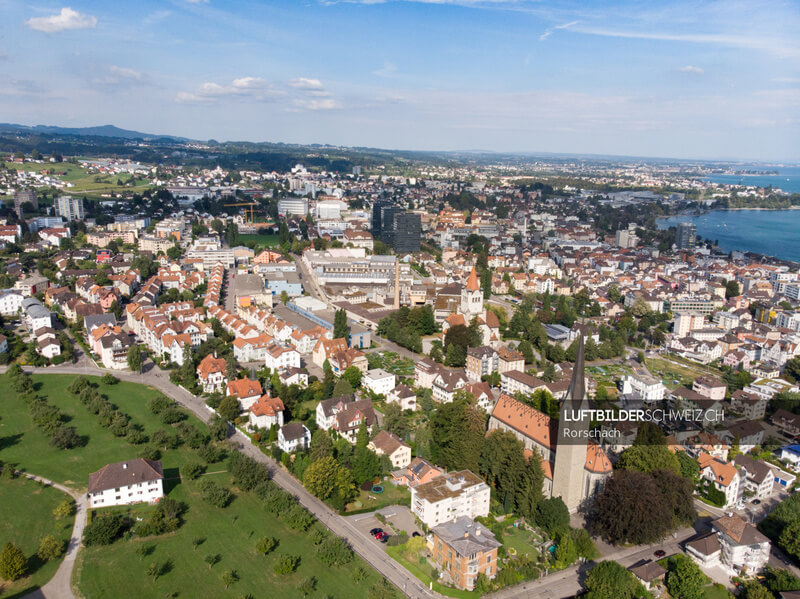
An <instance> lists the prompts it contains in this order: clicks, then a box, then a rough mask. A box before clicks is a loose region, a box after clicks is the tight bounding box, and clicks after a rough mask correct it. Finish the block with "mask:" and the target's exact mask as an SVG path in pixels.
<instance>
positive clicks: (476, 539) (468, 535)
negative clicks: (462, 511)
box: [429, 516, 502, 591]
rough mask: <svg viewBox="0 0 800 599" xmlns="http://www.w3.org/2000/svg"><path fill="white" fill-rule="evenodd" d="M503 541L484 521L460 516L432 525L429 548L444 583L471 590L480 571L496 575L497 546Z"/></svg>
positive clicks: (492, 576) (489, 576)
mask: <svg viewBox="0 0 800 599" xmlns="http://www.w3.org/2000/svg"><path fill="white" fill-rule="evenodd" d="M501 545H502V543H500V542H499V541H497V539H495V537H494V534H492V532H491V531H490V530H489V529H488V528H486V527H485V526H484V525H483V524H480V523H478V522H475V521H474V520H473V519H472V518H469V517H466V516H461V517H459V518H456V519H455V520H452V521H450V522H444V523H442V524H438V525H436V526H434V527H433V529H432V530H431V537H430V541H429V547H430V551H431V560H432V561H433V562H434V563H435V564H437V566H438V567H439V569H440V570H441V572H442V575H443V577H444V580H445V582H449V583H451V584H453V586H455V587H456V588H459V589H464V590H467V591H472V590H473V589H474V588H475V581H476V580H477V578H478V575H479V574H483V575H485V576H486V577H487V578H488V579H490V580H491V579H493V578H494V577H495V576H496V575H497V569H498V567H497V549H498V547H500V546H501Z"/></svg>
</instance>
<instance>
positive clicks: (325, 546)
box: [317, 536, 395, 567]
mask: <svg viewBox="0 0 800 599" xmlns="http://www.w3.org/2000/svg"><path fill="white" fill-rule="evenodd" d="M392 538H395V537H392ZM317 557H318V558H319V560H320V561H321V562H322V563H323V564H325V565H326V566H328V567H331V566H343V565H345V564H347V563H349V562H350V561H351V560H352V559H353V550H352V549H350V546H349V545H348V544H347V541H345V540H344V539H342V538H341V537H334V536H331V537H328V539H326V540H325V541H324V542H323V543H322V544H321V545H320V546H319V547H318V548H317Z"/></svg>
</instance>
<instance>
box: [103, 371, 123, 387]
mask: <svg viewBox="0 0 800 599" xmlns="http://www.w3.org/2000/svg"><path fill="white" fill-rule="evenodd" d="M100 382H101V383H103V384H104V385H116V384H117V383H118V382H119V379H118V378H117V377H115V376H114V375H113V374H111V373H110V372H107V373H105V374H104V375H103V376H102V378H101V379H100Z"/></svg>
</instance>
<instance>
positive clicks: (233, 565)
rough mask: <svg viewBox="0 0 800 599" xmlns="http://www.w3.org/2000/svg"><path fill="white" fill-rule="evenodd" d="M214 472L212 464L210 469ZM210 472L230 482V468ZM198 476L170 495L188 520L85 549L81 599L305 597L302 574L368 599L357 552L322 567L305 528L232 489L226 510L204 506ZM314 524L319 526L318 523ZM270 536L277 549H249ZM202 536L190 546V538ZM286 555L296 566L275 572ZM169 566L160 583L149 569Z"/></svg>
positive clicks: (329, 591) (373, 577)
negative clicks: (141, 553)
mask: <svg viewBox="0 0 800 599" xmlns="http://www.w3.org/2000/svg"><path fill="white" fill-rule="evenodd" d="M214 470H216V468H214ZM207 477H210V478H212V479H213V480H215V481H217V482H219V483H221V484H227V483H228V482H229V480H228V479H229V477H228V474H227V473H221V474H211V475H207ZM198 482H199V481H184V482H181V483H180V484H179V485H177V486H176V487H175V488H174V489H173V490H172V491H171V492H170V494H169V496H170V497H172V498H174V499H176V500H178V501H182V502H184V503H185V504H186V505H187V506H188V510H187V511H186V513H185V514H184V520H185V523H184V525H183V526H181V528H179V529H178V530H177V531H176V532H174V533H170V534H166V535H161V536H158V537H148V538H144V539H139V538H134V539H130V540H125V539H123V540H121V541H117V542H116V543H114V544H113V545H110V546H106V547H88V548H84V549H83V550H82V552H81V555H80V557H79V567H78V569H77V570H76V572H77V573H76V575H75V577H74V581H73V582H74V583H75V584H76V585H77V587H78V588H79V589H80V591H81V593H82V594H83V596H84V597H85V598H86V599H95V598H97V599H100V598H105V597H126V596H130V589H136V596H137V597H153V598H156V597H158V598H161V597H165V596H166V597H170V596H172V595H170V594H169V593H171V592H179V593H180V595H179V596H180V597H245V596H247V595H248V594H250V595H252V596H253V597H259V598H260V597H267V596H269V597H280V598H281V599H283V598H284V597H287V598H289V597H298V598H299V597H302V596H303V595H302V593H301V592H300V591H298V590H297V587H298V585H299V584H300V583H301V582H302V581H303V580H305V579H307V578H309V577H311V576H314V577H315V578H316V579H317V590H316V592H315V593H314V596H320V597H321V596H325V595H329V596H334V597H348V598H349V597H354V598H355V597H366V596H367V593H368V590H369V587H370V586H372V584H374V583H375V582H376V581H377V580H378V576H377V574H376V573H375V572H374V571H373V570H372V569H371V568H369V566H366V564H364V562H363V561H361V560H360V559H359V558H358V557H355V558H354V559H353V561H351V562H350V563H349V564H347V565H345V566H341V567H328V566H325V565H324V564H323V563H322V562H321V561H320V560H319V559H317V557H316V555H315V554H314V546H313V545H312V544H311V543H310V542H309V537H308V533H307V532H305V533H303V532H296V531H294V530H292V529H290V528H288V527H287V526H286V525H284V524H283V523H282V522H280V521H279V520H277V519H276V518H275V517H274V516H273V515H272V514H271V513H269V512H268V511H267V510H265V509H264V507H263V505H262V504H261V500H260V499H258V497H256V496H255V495H253V494H249V493H237V495H238V496H237V497H236V499H234V501H233V503H231V504H230V505H229V506H228V507H227V508H224V509H220V508H215V507H212V506H210V505H208V504H206V503H205V502H204V501H203V500H202V499H201V498H200V496H199V492H198ZM314 526H321V525H320V524H319V523H317V524H315V525H314ZM264 536H270V537H275V538H276V539H278V541H279V544H278V547H277V548H276V549H275V550H274V551H272V552H271V553H270V554H269V555H267V556H262V555H259V554H257V553H256V552H255V550H254V547H255V543H256V541H257V540H258V539H260V538H262V537H264ZM195 538H203V539H205V541H203V543H202V544H201V545H200V546H199V547H198V548H197V549H196V550H195V549H194V548H193V544H192V540H193V539H195ZM142 544H148V545H152V546H154V551H153V553H152V554H151V555H149V556H148V557H146V558H144V559H143V560H141V559H140V558H139V557H138V556H137V555H136V548H137V547H139V546H140V545H142ZM213 554H218V555H219V556H220V557H221V560H220V562H219V563H218V564H216V565H214V566H213V568H209V567H208V565H207V564H206V563H205V561H204V558H205V556H207V555H213ZM283 554H292V555H300V556H301V561H300V565H299V567H298V568H297V570H296V571H295V572H294V573H292V574H289V575H286V576H278V575H276V574H275V573H274V572H273V566H274V564H275V563H276V561H277V559H278V557H279V556H280V555H283ZM153 562H156V563H158V564H163V563H169V567H168V569H169V571H168V572H167V573H166V574H164V575H163V576H162V577H160V578H158V579H157V580H155V581H154V580H153V579H152V578H151V577H149V576H148V575H147V574H146V571H147V567H148V566H149V564H151V563H153ZM358 567H363V568H365V569H366V570H367V571H368V572H369V574H368V576H367V579H366V580H363V581H361V582H360V583H358V584H356V583H355V582H353V573H354V571H355V570H356V568H358ZM229 570H235V571H236V573H237V575H238V576H239V581H238V582H236V583H234V584H232V585H231V586H230V588H229V589H227V590H226V589H225V587H224V584H223V583H222V580H221V576H222V574H223V573H224V572H226V571H229Z"/></svg>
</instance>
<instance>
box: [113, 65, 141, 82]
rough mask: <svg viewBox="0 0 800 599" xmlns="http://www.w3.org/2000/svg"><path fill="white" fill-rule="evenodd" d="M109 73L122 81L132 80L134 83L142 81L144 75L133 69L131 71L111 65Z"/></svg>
mask: <svg viewBox="0 0 800 599" xmlns="http://www.w3.org/2000/svg"><path fill="white" fill-rule="evenodd" d="M108 72H109V73H111V74H112V75H115V76H116V77H119V78H120V79H130V80H132V81H141V80H142V74H141V73H140V72H139V71H134V70H133V69H129V68H127V67H118V66H116V65H111V66H110V67H108Z"/></svg>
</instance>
